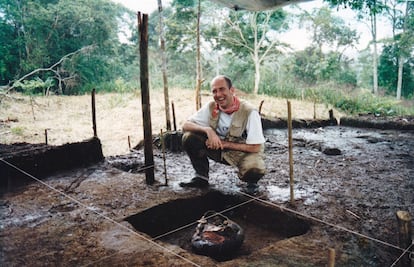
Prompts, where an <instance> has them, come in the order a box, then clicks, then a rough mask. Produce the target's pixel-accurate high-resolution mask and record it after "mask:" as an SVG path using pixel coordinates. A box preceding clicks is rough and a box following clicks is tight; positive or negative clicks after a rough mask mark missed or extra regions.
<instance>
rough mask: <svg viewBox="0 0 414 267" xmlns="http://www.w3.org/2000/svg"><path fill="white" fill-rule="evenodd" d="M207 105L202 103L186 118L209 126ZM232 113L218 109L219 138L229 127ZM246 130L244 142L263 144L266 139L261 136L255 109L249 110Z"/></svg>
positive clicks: (224, 134)
mask: <svg viewBox="0 0 414 267" xmlns="http://www.w3.org/2000/svg"><path fill="white" fill-rule="evenodd" d="M209 106H210V105H209V103H208V104H206V105H204V106H203V107H202V108H200V109H199V110H198V111H197V112H196V113H194V114H193V115H191V116H190V117H189V118H188V120H189V121H191V122H194V123H196V124H198V125H200V126H204V127H207V126H209V118H210V107H209ZM233 114H234V113H233ZM233 114H231V115H229V114H227V113H225V112H221V111H220V114H219V121H218V124H217V129H216V133H217V134H218V136H220V138H221V139H224V137H225V136H226V135H227V133H228V131H229V128H230V126H231V120H232V118H233ZM246 132H247V138H246V144H250V145H255V144H263V143H264V142H265V141H266V140H265V138H264V136H263V129H262V123H261V118H260V115H259V112H258V111H257V110H252V111H251V112H250V115H249V117H248V118H247V125H246Z"/></svg>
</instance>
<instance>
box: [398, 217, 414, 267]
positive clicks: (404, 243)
mask: <svg viewBox="0 0 414 267" xmlns="http://www.w3.org/2000/svg"><path fill="white" fill-rule="evenodd" d="M396 215H397V221H398V242H399V247H400V248H402V249H406V248H408V247H410V246H411V249H409V250H408V251H407V253H405V255H404V256H403V257H402V258H401V259H400V264H399V266H401V267H410V266H413V265H412V264H413V263H412V262H411V261H412V259H411V257H410V254H411V253H412V252H413V251H414V249H413V248H412V242H413V241H412V238H411V220H412V218H411V215H410V213H408V212H407V211H402V210H399V211H397V214H396Z"/></svg>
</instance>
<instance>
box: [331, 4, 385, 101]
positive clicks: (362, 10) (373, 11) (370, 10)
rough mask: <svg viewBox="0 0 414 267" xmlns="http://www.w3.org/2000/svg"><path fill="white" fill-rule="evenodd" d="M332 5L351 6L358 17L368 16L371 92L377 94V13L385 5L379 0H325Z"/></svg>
mask: <svg viewBox="0 0 414 267" xmlns="http://www.w3.org/2000/svg"><path fill="white" fill-rule="evenodd" d="M326 1H327V2H329V3H331V4H332V5H333V6H337V7H339V6H345V7H348V6H349V7H351V8H352V9H353V10H356V11H358V13H359V14H358V17H359V18H360V19H363V18H366V17H368V18H369V26H370V27H369V28H370V31H371V35H372V42H371V43H372V46H373V53H372V73H373V75H372V76H373V92H374V94H378V48H377V41H378V40H377V15H378V14H381V13H382V12H384V10H385V9H386V5H385V4H384V2H382V1H381V0H364V1H359V0H326Z"/></svg>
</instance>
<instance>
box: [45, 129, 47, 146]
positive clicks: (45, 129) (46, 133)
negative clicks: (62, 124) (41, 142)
mask: <svg viewBox="0 0 414 267" xmlns="http://www.w3.org/2000/svg"><path fill="white" fill-rule="evenodd" d="M45 144H46V145H47V129H45Z"/></svg>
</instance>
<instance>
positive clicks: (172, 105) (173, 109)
mask: <svg viewBox="0 0 414 267" xmlns="http://www.w3.org/2000/svg"><path fill="white" fill-rule="evenodd" d="M171 108H172V114H173V123H174V131H175V132H176V131H177V123H176V122H175V107H174V101H171Z"/></svg>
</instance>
